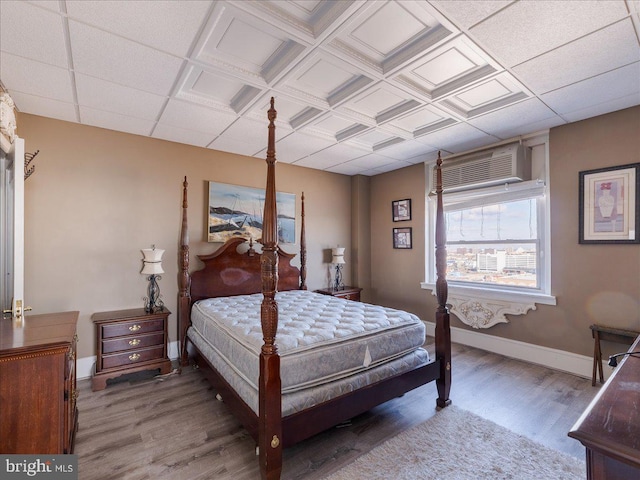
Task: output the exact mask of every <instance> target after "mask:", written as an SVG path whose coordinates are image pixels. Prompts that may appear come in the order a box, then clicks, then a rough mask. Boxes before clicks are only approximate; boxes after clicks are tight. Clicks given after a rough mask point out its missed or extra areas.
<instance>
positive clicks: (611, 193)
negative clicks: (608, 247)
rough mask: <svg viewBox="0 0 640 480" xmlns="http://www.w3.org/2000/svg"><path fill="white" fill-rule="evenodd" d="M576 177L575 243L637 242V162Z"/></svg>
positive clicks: (639, 184)
mask: <svg viewBox="0 0 640 480" xmlns="http://www.w3.org/2000/svg"><path fill="white" fill-rule="evenodd" d="M579 176H580V203H579V205H580V218H579V229H580V234H579V243H640V231H639V230H640V163H633V164H629V165H621V166H618V167H609V168H599V169H597V170H585V171H583V172H579Z"/></svg>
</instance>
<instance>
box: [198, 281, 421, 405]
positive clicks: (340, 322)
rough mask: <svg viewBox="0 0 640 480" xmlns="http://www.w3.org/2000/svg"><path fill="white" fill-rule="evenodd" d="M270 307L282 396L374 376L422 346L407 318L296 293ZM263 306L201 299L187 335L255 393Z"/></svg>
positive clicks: (256, 299) (240, 299)
mask: <svg viewBox="0 0 640 480" xmlns="http://www.w3.org/2000/svg"><path fill="white" fill-rule="evenodd" d="M276 301H277V302H278V306H279V321H278V332H277V334H276V345H277V346H278V353H279V354H280V377H281V380H282V393H283V395H284V394H286V393H290V392H295V391H298V390H303V389H307V388H311V387H315V386H318V385H323V384H327V383H329V382H333V381H336V380H339V379H343V378H347V377H350V376H352V375H355V374H358V373H360V372H364V371H367V370H370V369H374V368H375V367H378V366H380V365H382V364H384V363H386V362H390V361H393V360H395V359H399V358H400V357H403V356H405V355H406V354H408V353H410V352H413V351H415V350H416V349H418V348H420V347H421V346H422V345H423V344H424V341H425V326H424V323H423V322H422V321H421V320H420V319H419V318H418V317H417V316H415V315H413V314H411V313H408V312H403V311H400V310H395V309H391V308H386V307H381V306H377V305H369V304H366V303H361V302H354V301H350V300H344V299H341V298H336V297H332V296H328V295H321V294H318V293H313V292H308V291H301V290H293V291H288V292H278V293H277V294H276ZM261 302H262V294H260V293H258V294H254V295H240V296H235V297H220V298H211V299H207V300H201V301H199V302H197V303H196V304H194V306H193V309H192V314H191V315H192V318H191V321H192V327H191V328H190V331H189V333H188V335H189V337H190V338H191V339H192V340H194V343H196V344H197V345H198V344H200V345H199V347H201V346H203V345H202V344H203V342H205V343H206V344H207V350H210V351H211V352H213V355H212V356H213V357H215V358H216V361H218V362H220V361H222V362H224V363H225V365H226V366H227V367H228V368H229V370H230V371H233V372H234V374H235V375H238V376H239V377H241V378H242V380H243V381H244V382H246V383H247V384H248V385H250V386H251V387H253V388H255V389H256V390H257V388H258V378H259V355H260V349H261V347H262V344H263V339H262V328H261V325H260V304H261ZM192 329H193V330H195V331H196V332H195V333H197V334H195V333H194V332H191V330H192ZM201 350H202V348H201ZM424 354H426V352H425V353H424ZM424 354H421V356H422V357H421V358H422V359H423V360H424V358H423V356H424ZM210 361H211V359H210ZM425 361H428V358H427V359H426V360H425ZM212 364H214V365H216V363H215V362H213V361H212Z"/></svg>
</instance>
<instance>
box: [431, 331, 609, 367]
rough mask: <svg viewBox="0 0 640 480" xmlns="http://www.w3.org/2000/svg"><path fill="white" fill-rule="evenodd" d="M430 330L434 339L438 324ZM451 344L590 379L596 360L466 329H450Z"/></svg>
mask: <svg viewBox="0 0 640 480" xmlns="http://www.w3.org/2000/svg"><path fill="white" fill-rule="evenodd" d="M424 323H425V324H426V326H427V335H429V336H435V323H433V322H424ZM451 341H452V342H454V343H460V344H462V345H468V346H470V347H475V348H479V349H481V350H486V351H488V352H493V353H498V354H500V355H504V356H505V357H510V358H515V359H518V360H523V361H525V362H529V363H535V364H537V365H542V366H545V367H549V368H553V369H555V370H560V371H563V372H568V373H572V374H574V375H578V376H580V377H585V378H591V373H592V371H593V370H592V369H593V358H592V357H587V356H586V355H578V354H577V353H571V352H565V351H564V350H557V349H555V348H549V347H542V346H540V345H534V344H532V343H525V342H520V341H518V340H510V339H508V338H501V337H496V336H494V335H487V334H485V333H481V332H476V331H473V330H466V329H464V328H456V327H452V328H451ZM610 374H611V371H610V369H608V368H604V375H605V380H606V379H607V378H608V377H609V375H610Z"/></svg>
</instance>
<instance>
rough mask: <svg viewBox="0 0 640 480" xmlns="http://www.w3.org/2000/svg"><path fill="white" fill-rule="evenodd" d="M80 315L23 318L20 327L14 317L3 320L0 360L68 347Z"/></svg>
mask: <svg viewBox="0 0 640 480" xmlns="http://www.w3.org/2000/svg"><path fill="white" fill-rule="evenodd" d="M79 313H80V312H77V311H71V312H59V313H45V314H41V315H28V316H26V317H23V320H22V322H20V323H19V324H18V323H16V322H15V320H13V319H11V318H3V319H2V320H1V321H0V357H3V356H8V355H15V354H16V353H22V352H29V351H35V350H39V349H41V348H42V347H43V346H47V347H51V346H55V345H56V344H59V345H67V344H68V343H69V342H70V341H72V340H73V336H74V335H75V333H76V323H77V321H78V315H79Z"/></svg>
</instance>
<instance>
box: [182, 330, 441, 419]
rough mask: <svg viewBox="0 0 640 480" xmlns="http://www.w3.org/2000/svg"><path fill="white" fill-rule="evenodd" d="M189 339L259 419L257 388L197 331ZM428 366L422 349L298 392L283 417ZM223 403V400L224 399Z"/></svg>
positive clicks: (286, 398)
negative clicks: (238, 372)
mask: <svg viewBox="0 0 640 480" xmlns="http://www.w3.org/2000/svg"><path fill="white" fill-rule="evenodd" d="M189 332H190V333H189V338H190V339H191V341H192V342H193V343H194V345H196V346H197V347H198V350H200V352H201V353H202V355H204V356H205V357H206V358H207V360H209V362H210V363H211V364H212V365H214V366H215V367H216V370H217V371H218V373H219V374H220V375H222V377H223V378H224V379H225V380H226V381H227V383H228V384H229V385H230V386H231V388H233V390H234V391H235V392H236V393H237V394H238V395H239V396H240V398H242V399H243V400H244V402H245V403H246V404H247V405H248V406H249V407H250V408H251V409H252V410H253V412H254V413H255V414H256V415H258V397H259V395H258V388H257V387H256V386H255V385H253V384H249V382H247V381H246V380H245V379H244V378H243V377H241V376H240V375H237V373H236V370H235V369H234V368H233V367H232V366H231V365H229V364H228V363H227V362H226V361H225V360H224V359H222V358H221V357H220V356H219V355H218V354H217V353H216V350H215V349H213V348H212V347H211V344H210V343H209V342H208V341H207V340H205V339H204V338H203V337H202V336H201V335H200V334H199V333H198V332H197V331H196V330H195V329H193V328H191V329H190V330H189ZM428 362H429V353H428V352H427V351H426V350H424V349H423V348H419V349H417V350H414V351H413V352H410V353H407V354H406V355H403V356H401V357H399V358H396V359H394V360H391V361H389V362H387V363H383V364H381V365H378V366H376V367H374V368H370V369H368V370H365V371H363V372H360V373H357V374H354V375H351V376H349V377H345V378H341V379H339V380H336V381H334V382H329V383H325V384H323V385H319V386H317V387H314V388H307V389H303V390H296V391H294V392H290V393H287V394H283V395H282V409H281V412H282V416H283V417H286V416H288V415H292V414H294V413H297V412H300V411H302V410H305V409H307V408H311V407H313V406H315V405H319V404H321V403H323V402H326V401H328V400H332V399H334V398H337V397H340V396H342V395H345V394H347V393H350V392H353V391H355V390H358V389H360V388H363V387H365V386H367V385H372V384H374V383H376V382H379V381H381V380H384V379H386V378H389V377H392V376H395V375H400V374H402V373H404V372H408V371H410V370H413V369H415V368H417V367H420V366H422V365H425V364H426V363H428ZM223 400H224V399H223Z"/></svg>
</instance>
